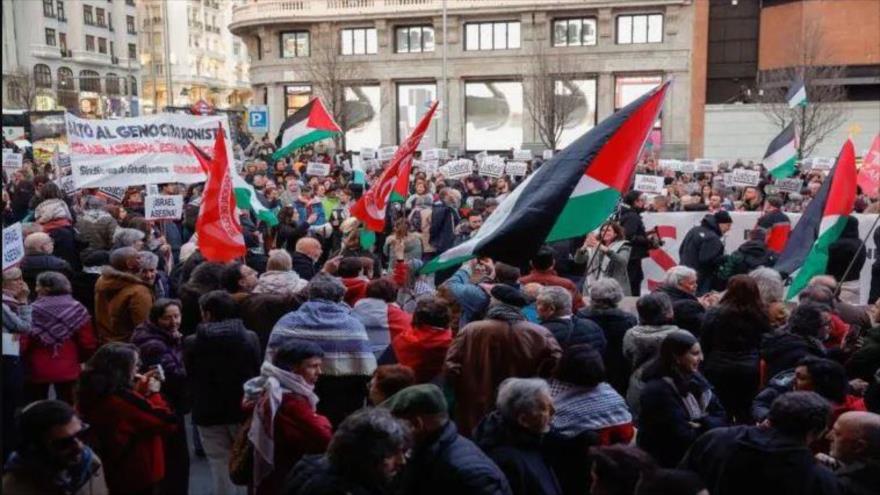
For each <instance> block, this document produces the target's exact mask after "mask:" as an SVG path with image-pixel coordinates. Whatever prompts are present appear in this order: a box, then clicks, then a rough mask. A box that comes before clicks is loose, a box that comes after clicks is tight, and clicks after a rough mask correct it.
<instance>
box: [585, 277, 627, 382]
mask: <svg viewBox="0 0 880 495" xmlns="http://www.w3.org/2000/svg"><path fill="white" fill-rule="evenodd" d="M622 300H623V288H621V286H620V283H619V282H618V281H617V280H615V279H613V278H601V279H599V280H597V281H595V282H594V283H593V285H592V286H590V307H589V308H585V309H582V310H580V311H578V313H577V316H580V317H582V318H586V319H588V320H590V321H592V322H594V323H595V324H597V325H599V328H601V329H602V334H603V335H604V336H605V340H606V341H607V343H608V345H607V347H606V349H605V352H604V353H603V354H602V360H603V361H604V363H605V374H606V376H607V378H608V383H610V384H611V386H612V387H614V389H615V390H617V391H618V393H620V394H621V395H624V394H626V387H627V385H628V383H629V373H630V371H629V363H628V362H627V361H626V360H625V358H624V357H623V337H624V335H626V331H627V330H629V329H630V328H632V327H634V326H636V325H638V323H639V320H638V319H637V318H636V316H635V315H634V314H632V313H630V312H627V311H624V310H622V309H620V308H618V307H617V305H618V304H619V303H620V301H622Z"/></svg>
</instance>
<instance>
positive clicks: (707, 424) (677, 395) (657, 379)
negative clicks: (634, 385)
mask: <svg viewBox="0 0 880 495" xmlns="http://www.w3.org/2000/svg"><path fill="white" fill-rule="evenodd" d="M702 360H703V354H702V351H701V350H700V343H699V342H697V340H696V339H695V338H694V337H693V336H692V335H691V334H689V333H687V332H681V331H676V332H673V333H671V334H669V335H667V336H666V337H665V338H664V339H663V343H662V344H661V345H660V354H659V356H658V357H657V358H656V359H655V360H654V362H653V363H652V364H650V365H649V366H648V368H647V369H645V372H644V373H643V374H642V378H643V379H644V380H645V386H644V388H643V389H642V393H641V396H640V398H639V404H640V408H641V410H642V411H650V412H651V414H647V413H646V414H642V415H641V416H640V417H639V420H640V421H639V434H638V437H637V442H638V446H639V448H641V449H642V450H644V451H645V452H647V453H649V454H651V456H653V457H654V459H656V460H657V463H658V464H659V465H660V466H662V467H667V468H671V467H675V466H676V464H678V462H679V461H680V460H681V458H682V457H683V456H684V454H685V452H686V451H687V449H688V447H690V446H691V444H692V443H693V442H694V440H696V439H697V437H698V436H700V435H701V434H702V433H704V432H706V431H709V430H711V429H713V428H717V427H719V426H725V425H726V423H727V419H726V414H725V412H724V408H723V407H722V406H721V403H720V402H719V401H718V397H717V396H716V395H715V394H714V392H713V391H712V386H711V385H710V384H709V382H707V381H706V379H705V378H703V376H702V375H700V373H699V371H698V368H699V366H700V363H701V362H702Z"/></svg>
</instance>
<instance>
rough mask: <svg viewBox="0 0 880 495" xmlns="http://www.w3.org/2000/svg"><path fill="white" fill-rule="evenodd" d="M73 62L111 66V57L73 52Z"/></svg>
mask: <svg viewBox="0 0 880 495" xmlns="http://www.w3.org/2000/svg"><path fill="white" fill-rule="evenodd" d="M73 60H74V61H76V62H79V63H81V64H92V65H111V62H112V59H111V58H110V55H107V54H104V53H98V52H90V51H86V50H73Z"/></svg>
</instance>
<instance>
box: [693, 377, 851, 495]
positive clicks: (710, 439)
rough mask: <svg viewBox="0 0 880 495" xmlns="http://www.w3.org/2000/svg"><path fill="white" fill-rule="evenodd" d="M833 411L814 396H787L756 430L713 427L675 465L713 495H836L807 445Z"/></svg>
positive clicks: (830, 479) (833, 483)
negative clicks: (703, 484) (697, 480)
mask: <svg viewBox="0 0 880 495" xmlns="http://www.w3.org/2000/svg"><path fill="white" fill-rule="evenodd" d="M830 413H831V407H830V406H829V405H828V402H827V401H825V400H824V399H823V398H822V397H820V396H819V395H818V394H816V393H813V392H789V393H787V394H784V395H782V396H780V397H779V398H778V399H777V400H776V401H775V402H774V403H773V407H772V408H771V410H770V416H769V418H768V419H769V421H768V423H767V424H766V425H760V426H734V427H730V428H716V429H714V430H712V431H710V432H708V433H706V434H704V435H703V436H701V437H700V438H698V439H697V441H696V442H694V444H693V446H691V449H690V450H689V451H688V453H687V455H686V456H685V458H684V459H683V460H682V462H681V464H680V466H679V467H681V468H683V469H688V470H690V471H693V472H695V473H697V474H698V475H700V478H702V479H703V482H705V483H706V485H707V488H708V489H709V491H710V493H712V495H741V494H763V493H767V494H771V493H772V494H778V495H837V494H838V493H839V490H838V485H837V481H836V480H835V479H834V474H833V473H832V472H831V471H829V470H828V469H826V468H825V467H823V466H821V465H819V464H818V463H816V462H815V460H814V459H813V453H812V452H811V451H810V449H809V447H808V445H809V444H810V442H811V441H812V440H814V439H816V438H819V437H820V436H821V435H822V434H823V432H824V431H825V428H826V422H827V418H828V416H829V414H830Z"/></svg>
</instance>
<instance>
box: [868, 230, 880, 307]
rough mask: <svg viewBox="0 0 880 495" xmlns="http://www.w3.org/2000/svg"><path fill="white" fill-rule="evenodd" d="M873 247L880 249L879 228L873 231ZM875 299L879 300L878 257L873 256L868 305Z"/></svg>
mask: <svg viewBox="0 0 880 495" xmlns="http://www.w3.org/2000/svg"><path fill="white" fill-rule="evenodd" d="M874 246H875V249H880V227H878V228H875V229H874ZM875 252H876V251H875ZM877 299H880V256H877V255H876V254H875V255H874V264H873V265H872V266H871V292H870V293H869V294H868V304H874V303H875V302H877Z"/></svg>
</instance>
